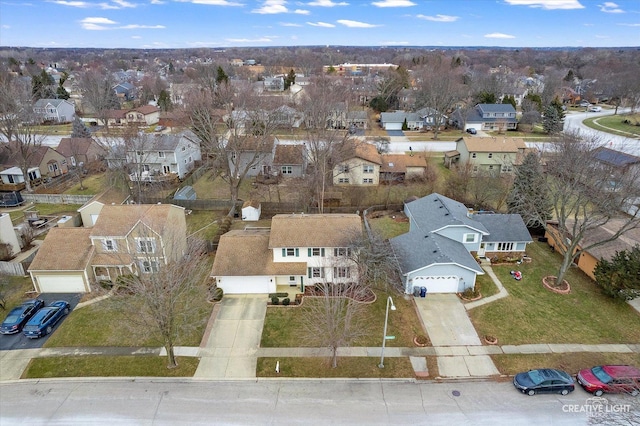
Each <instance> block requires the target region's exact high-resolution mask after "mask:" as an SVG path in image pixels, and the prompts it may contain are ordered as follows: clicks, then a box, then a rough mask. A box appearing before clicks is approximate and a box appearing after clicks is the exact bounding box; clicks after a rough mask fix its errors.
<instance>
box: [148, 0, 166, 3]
mask: <svg viewBox="0 0 640 426" xmlns="http://www.w3.org/2000/svg"><path fill="white" fill-rule="evenodd" d="M150 3H151V4H165V2H164V1H162V0H151V2H150Z"/></svg>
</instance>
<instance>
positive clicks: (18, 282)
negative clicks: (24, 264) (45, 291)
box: [0, 275, 33, 322]
mask: <svg viewBox="0 0 640 426" xmlns="http://www.w3.org/2000/svg"><path fill="white" fill-rule="evenodd" d="M28 291H33V283H32V282H31V278H29V277H28V276H27V277H14V276H5V275H2V276H0V296H1V297H2V298H4V300H5V309H4V311H1V310H0V322H1V321H2V320H4V318H5V317H6V315H7V314H8V313H9V311H10V310H11V309H13V308H14V307H16V306H18V305H20V304H21V303H22V302H24V301H25V300H27V297H25V293H26V292H28Z"/></svg>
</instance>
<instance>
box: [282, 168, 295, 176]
mask: <svg viewBox="0 0 640 426" xmlns="http://www.w3.org/2000/svg"><path fill="white" fill-rule="evenodd" d="M280 172H281V173H282V174H283V175H292V174H293V166H282V167H281V168H280Z"/></svg>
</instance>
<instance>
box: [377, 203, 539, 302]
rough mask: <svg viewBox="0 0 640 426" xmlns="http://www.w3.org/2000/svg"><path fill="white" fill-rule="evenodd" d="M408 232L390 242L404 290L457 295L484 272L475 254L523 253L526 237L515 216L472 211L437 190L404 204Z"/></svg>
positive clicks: (520, 254) (494, 255) (520, 219)
mask: <svg viewBox="0 0 640 426" xmlns="http://www.w3.org/2000/svg"><path fill="white" fill-rule="evenodd" d="M404 212H405V214H406V215H407V217H408V218H409V232H407V233H405V234H402V235H400V236H397V237H395V238H392V239H391V240H390V241H389V242H390V243H391V247H392V250H393V254H394V256H395V257H396V259H397V261H398V265H399V268H400V273H401V276H402V283H403V288H404V291H405V293H407V294H411V293H414V290H415V289H416V287H417V288H421V287H425V288H426V289H427V293H460V292H463V291H465V290H466V289H473V288H474V287H475V283H476V277H477V276H478V275H483V274H484V271H483V270H482V268H481V267H480V265H479V264H478V262H477V260H476V256H477V257H487V258H502V257H506V256H510V257H511V256H523V255H524V253H525V249H526V246H527V244H529V243H530V242H532V240H531V236H530V235H529V232H528V231H527V228H526V226H525V224H524V222H523V220H522V218H521V217H520V215H515V214H480V213H474V212H472V211H470V210H469V209H467V207H466V206H465V205H464V204H462V203H460V202H457V201H454V200H452V199H450V198H447V197H444V196H442V195H440V194H436V193H434V194H431V195H428V196H426V197H423V198H420V199H417V200H414V201H410V202H407V203H405V205H404Z"/></svg>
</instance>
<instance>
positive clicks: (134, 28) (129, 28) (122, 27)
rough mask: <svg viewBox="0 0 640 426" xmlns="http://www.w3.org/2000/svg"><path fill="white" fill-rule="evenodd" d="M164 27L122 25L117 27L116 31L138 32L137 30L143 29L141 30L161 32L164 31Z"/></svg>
mask: <svg viewBox="0 0 640 426" xmlns="http://www.w3.org/2000/svg"><path fill="white" fill-rule="evenodd" d="M165 28H166V27H165V26H164V25H139V24H129V25H123V26H121V27H118V28H117V29H119V30H138V29H143V30H162V29H165Z"/></svg>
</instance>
